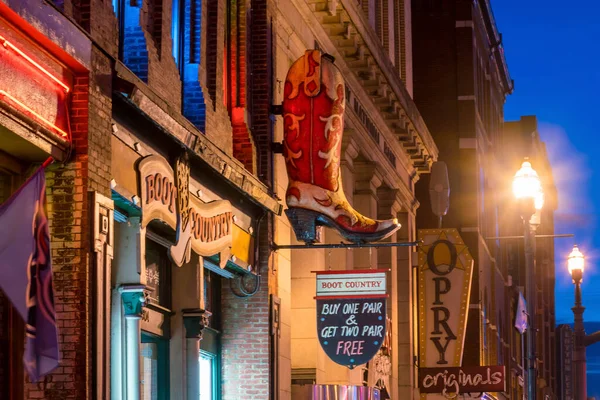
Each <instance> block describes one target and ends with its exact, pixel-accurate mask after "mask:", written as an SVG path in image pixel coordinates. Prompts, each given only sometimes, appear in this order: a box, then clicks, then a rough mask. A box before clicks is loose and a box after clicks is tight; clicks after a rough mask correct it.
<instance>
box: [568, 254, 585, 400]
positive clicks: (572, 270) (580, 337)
mask: <svg viewBox="0 0 600 400" xmlns="http://www.w3.org/2000/svg"><path fill="white" fill-rule="evenodd" d="M584 264H585V258H584V257H583V254H582V253H581V251H579V248H578V247H577V245H575V246H573V250H572V251H571V254H569V257H568V258H567V266H568V268H569V274H571V278H573V283H574V284H575V306H574V307H573V308H571V310H573V316H574V319H575V324H574V327H573V328H574V329H573V330H574V332H575V349H574V354H573V363H574V364H575V374H574V375H575V400H586V399H587V387H586V384H587V382H586V377H585V374H586V371H585V370H586V359H585V346H586V343H585V342H586V337H585V328H584V326H583V311H585V307H584V306H582V305H581V281H582V280H583V269H584Z"/></svg>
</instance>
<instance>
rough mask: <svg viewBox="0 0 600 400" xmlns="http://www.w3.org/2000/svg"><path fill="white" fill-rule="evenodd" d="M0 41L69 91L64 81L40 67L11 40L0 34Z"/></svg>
mask: <svg viewBox="0 0 600 400" xmlns="http://www.w3.org/2000/svg"><path fill="white" fill-rule="evenodd" d="M0 42H2V45H3V46H4V47H6V48H10V49H11V50H13V51H14V52H15V53H17V54H18V55H20V56H21V57H23V58H24V59H25V60H27V61H28V62H29V63H30V64H31V65H33V66H34V67H36V68H37V69H38V70H39V71H40V72H41V73H43V74H44V75H46V76H47V77H48V78H50V79H52V80H53V81H54V82H56V83H57V84H58V85H59V86H61V87H62V88H63V89H64V90H65V92H66V93H69V90H70V89H69V87H68V86H67V85H65V84H64V83H62V82H61V81H60V80H59V79H58V78H57V77H55V76H54V75H52V74H51V73H50V72H48V70H47V69H45V68H44V67H42V66H41V65H40V64H38V63H37V62H35V61H34V60H33V59H32V58H31V57H29V56H28V55H27V54H25V53H23V52H22V51H21V50H20V49H19V48H18V47H16V46H15V45H14V44H12V43H11V42H9V41H8V40H6V39H5V38H4V37H2V36H0Z"/></svg>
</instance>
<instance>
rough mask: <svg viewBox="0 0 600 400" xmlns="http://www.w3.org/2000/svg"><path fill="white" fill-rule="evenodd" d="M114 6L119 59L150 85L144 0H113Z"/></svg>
mask: <svg viewBox="0 0 600 400" xmlns="http://www.w3.org/2000/svg"><path fill="white" fill-rule="evenodd" d="M112 4H113V8H114V10H115V15H116V16H117V19H118V20H119V59H120V60H121V61H123V63H124V64H125V65H126V66H127V68H129V69H130V70H131V71H132V72H133V73H134V74H135V75H136V76H137V77H138V78H140V79H141V80H142V81H144V82H146V83H148V48H147V47H146V37H145V36H144V31H143V29H142V25H141V21H140V15H141V7H142V0H113V1H112ZM151 34H152V33H151Z"/></svg>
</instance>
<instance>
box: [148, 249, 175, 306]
mask: <svg viewBox="0 0 600 400" xmlns="http://www.w3.org/2000/svg"><path fill="white" fill-rule="evenodd" d="M170 277H171V261H170V259H169V256H168V254H167V248H166V247H164V246H163V245H160V244H158V243H156V242H155V241H153V240H151V239H146V286H147V287H148V288H149V289H150V295H149V300H150V303H151V304H156V305H159V306H162V307H165V308H170V307H171V290H170V287H171V279H170Z"/></svg>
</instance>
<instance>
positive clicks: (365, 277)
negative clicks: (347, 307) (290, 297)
mask: <svg viewBox="0 0 600 400" xmlns="http://www.w3.org/2000/svg"><path fill="white" fill-rule="evenodd" d="M369 272H370V273H369ZM385 286H386V285H385V272H372V271H371V270H367V271H363V270H360V271H358V270H357V271H354V272H353V271H347V270H346V271H327V272H321V273H319V274H318V275H317V297H321V296H335V297H340V296H342V297H343V296H356V297H363V298H365V297H369V296H383V295H385V294H386V287H385Z"/></svg>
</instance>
